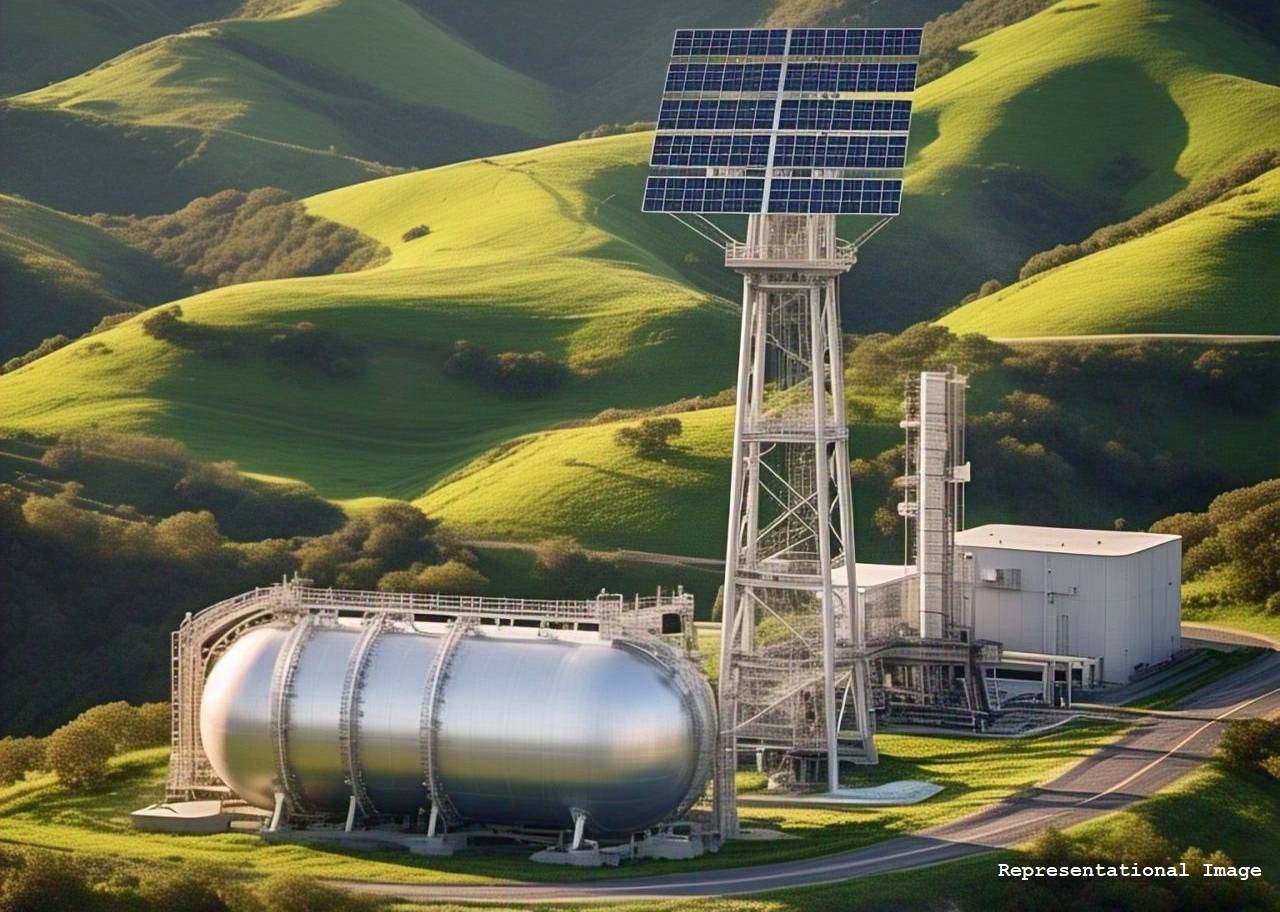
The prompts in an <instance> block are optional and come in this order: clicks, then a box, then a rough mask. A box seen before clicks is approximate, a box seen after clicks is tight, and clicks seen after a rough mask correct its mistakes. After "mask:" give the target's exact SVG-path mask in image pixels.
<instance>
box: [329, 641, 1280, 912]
mask: <svg viewBox="0 0 1280 912" xmlns="http://www.w3.org/2000/svg"><path fill="white" fill-rule="evenodd" d="M1276 716H1280V652H1275V651H1273V652H1271V653H1269V654H1268V655H1266V656H1265V657H1263V658H1260V659H1258V660H1257V661H1255V662H1251V663H1249V664H1248V665H1246V666H1245V667H1244V668H1241V669H1239V670H1238V671H1236V672H1235V673H1233V674H1232V675H1230V676H1228V677H1225V678H1222V679H1221V680H1219V681H1216V682H1214V683H1213V684H1210V685H1209V686H1207V687H1206V688H1204V689H1203V690H1202V691H1200V692H1199V693H1198V694H1196V695H1195V696H1193V697H1192V698H1190V699H1189V700H1188V701H1186V703H1185V704H1184V706H1183V708H1182V710H1181V711H1180V712H1179V713H1178V715H1176V716H1160V717H1155V718H1151V719H1148V720H1144V721H1143V722H1142V723H1140V724H1139V725H1138V726H1137V727H1136V728H1135V729H1134V730H1133V731H1131V732H1130V733H1129V734H1127V735H1126V736H1125V737H1123V738H1121V739H1120V740H1119V741H1117V742H1116V743H1114V744H1111V745H1109V746H1107V747H1104V748H1102V749H1100V750H1098V751H1096V752H1095V753H1093V754H1091V755H1090V756H1089V757H1086V758H1085V759H1084V760H1082V761H1080V763H1078V764H1076V765H1075V766H1074V767H1072V768H1071V769H1070V770H1068V771H1067V772H1065V773H1063V774H1062V775H1061V776H1059V777H1058V778H1056V779H1054V780H1053V781H1052V782H1050V783H1048V784H1046V785H1044V786H1042V787H1039V788H1035V789H1031V790H1029V791H1028V792H1026V793H1024V794H1021V795H1015V796H1012V797H1010V798H1008V799H1005V800H1004V801H1001V802H998V803H996V804H994V805H992V806H991V807H988V808H986V809H984V810H982V811H979V812H978V813H976V814H973V815H971V816H969V817H966V818H964V819H963V820H958V821H954V822H952V823H948V824H945V825H943V826H940V827H936V828H934V829H930V830H925V831H922V832H921V833H918V834H915V835H911V836H902V837H898V838H896V839H890V840H886V841H884V842H879V843H876V844H875V845H872V846H867V847H864V848H861V849H855V850H851V851H848V852H840V853H838V854H834V855H825V856H819V857H815V858H808V859H801V860H797V861H788V862H781V863H778V864H764V865H752V866H750V867H742V868H725V869H720V870H707V871H688V872H684V873H679V874H665V875H655V876H651V877H635V878H616V879H611V880H593V881H584V882H577V883H572V882H570V883H508V884H476V885H466V884H403V883H370V882H365V881H330V884H332V885H334V886H341V887H344V888H346V889H349V890H353V891H357V892H361V893H366V894H376V895H381V896H389V897H399V898H402V899H405V900H409V901H415V902H479V903H522V904H528V903H547V902H627V901H645V900H659V899H673V898H679V897H692V896H728V895H740V894H745V893H759V892H764V891H768V890H779V889H784V888H789V887H801V886H814V885H818V884H828V883H833V882H837V881H842V880H849V879H852V878H858V877H867V876H870V875H873V874H887V873H891V872H894V871H904V870H909V869H912V868H920V867H925V866H928V865H936V864H941V863H943V862H948V861H954V860H956V859H958V858H964V857H968V856H972V855H977V854H981V853H983V852H988V851H991V850H992V849H996V848H1003V847H1007V846H1012V845H1016V844H1018V843H1020V842H1024V841H1026V840H1027V839H1029V838H1031V837H1033V836H1035V835H1036V834H1038V833H1040V832H1042V831H1043V830H1045V829H1046V828H1048V827H1050V826H1053V827H1058V828H1062V827H1067V826H1072V825H1074V824H1077V823H1081V822H1082V821H1085V820H1087V819H1089V818H1091V817H1094V816H1097V815H1099V814H1102V813H1106V812H1110V811H1114V810H1116V809H1118V808H1123V807H1125V806H1127V805H1129V804H1132V803H1133V802H1135V801H1139V800H1141V799H1143V798H1146V797H1149V796H1151V795H1153V794H1154V793H1156V792H1157V791H1159V790H1160V789H1162V788H1164V787H1165V786H1167V785H1169V784H1170V783H1172V782H1174V781H1175V780H1177V779H1179V778H1181V777H1182V776H1184V775H1185V774H1187V773H1188V772H1190V771H1191V770H1193V769H1194V768H1195V767H1196V766H1198V765H1199V764H1201V763H1203V762H1204V761H1205V760H1206V759H1208V758H1209V757H1210V756H1212V754H1213V751H1214V748H1215V747H1216V745H1217V742H1218V739H1219V737H1220V736H1221V733H1222V728H1223V725H1222V723H1223V722H1225V721H1226V720H1228V719H1231V718H1244V717H1264V718H1272V717H1276Z"/></svg>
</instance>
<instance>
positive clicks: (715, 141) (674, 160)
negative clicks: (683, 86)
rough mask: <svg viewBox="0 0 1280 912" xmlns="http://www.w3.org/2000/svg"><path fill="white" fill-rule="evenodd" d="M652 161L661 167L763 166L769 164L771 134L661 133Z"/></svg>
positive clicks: (654, 144) (656, 142)
mask: <svg viewBox="0 0 1280 912" xmlns="http://www.w3.org/2000/svg"><path fill="white" fill-rule="evenodd" d="M650 163H651V164H652V165H653V166H654V167H659V168H704V167H733V168H763V167H764V166H765V165H767V164H768V163H769V134H767V133H756V134H750V135H724V134H716V135H710V136H708V135H704V134H697V135H691V134H680V133H674V134H673V133H659V134H658V135H657V137H656V138H655V139H654V142H653V159H652V161H651V162H650Z"/></svg>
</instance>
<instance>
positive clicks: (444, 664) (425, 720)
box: [418, 615, 475, 826]
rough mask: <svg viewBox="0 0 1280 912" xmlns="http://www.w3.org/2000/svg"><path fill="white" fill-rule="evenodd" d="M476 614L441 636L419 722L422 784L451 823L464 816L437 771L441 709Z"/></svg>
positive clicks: (434, 809)
mask: <svg viewBox="0 0 1280 912" xmlns="http://www.w3.org/2000/svg"><path fill="white" fill-rule="evenodd" d="M474 623H475V618H473V617H471V616H469V615H459V616H458V617H456V618H455V619H454V621H453V623H452V624H451V625H450V626H449V632H448V633H447V634H445V635H444V637H443V638H442V639H441V640H440V651H439V652H438V653H437V654H436V661H435V664H434V665H432V666H431V674H430V675H429V676H428V677H427V686H426V688H425V694H424V696H423V699H422V719H421V724H420V725H419V726H418V731H419V737H420V738H421V739H422V740H421V751H422V770H423V774H424V778H423V782H422V784H423V785H424V786H425V787H426V789H427V796H428V798H430V800H431V816H432V817H436V816H439V817H440V819H442V820H443V821H444V823H445V824H446V825H448V826H456V825H458V824H459V823H461V822H462V817H461V815H460V814H458V812H457V810H455V809H454V807H453V803H452V802H451V801H449V796H447V795H446V794H445V793H444V790H443V789H442V788H440V777H439V776H438V775H437V774H436V753H437V752H438V750H439V746H438V744H437V740H438V738H439V734H440V730H439V729H440V714H439V712H438V708H439V702H440V696H441V694H442V693H443V692H444V684H445V681H446V680H447V679H448V677H449V663H450V661H452V659H453V653H454V650H455V649H457V647H458V643H459V642H461V641H462V638H463V637H465V636H466V635H467V632H468V631H470V629H471V626H472V624H474Z"/></svg>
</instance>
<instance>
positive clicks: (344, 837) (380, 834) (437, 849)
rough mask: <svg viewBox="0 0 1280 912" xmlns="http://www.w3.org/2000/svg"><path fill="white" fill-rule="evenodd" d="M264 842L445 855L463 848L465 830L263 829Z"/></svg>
mask: <svg viewBox="0 0 1280 912" xmlns="http://www.w3.org/2000/svg"><path fill="white" fill-rule="evenodd" d="M262 839H263V841H265V842H273V843H289V842H301V843H310V844H313V845H315V844H322V845H336V846H341V847H342V848H344V849H356V850H358V851H363V852H410V853H412V854H414V855H432V856H449V855H452V854H453V853H454V852H456V851H459V850H461V849H465V848H466V847H467V834H466V833H443V834H441V835H439V836H425V835H423V834H422V833H405V832H402V831H400V830H394V829H371V830H352V831H351V832H347V831H346V830H343V829H339V828H337V827H311V828H308V829H294V828H285V829H279V830H263V831H262Z"/></svg>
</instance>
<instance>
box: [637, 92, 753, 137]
mask: <svg viewBox="0 0 1280 912" xmlns="http://www.w3.org/2000/svg"><path fill="white" fill-rule="evenodd" d="M773 108H774V100H773V99H772V98H766V99H762V100H759V101H756V100H740V99H725V100H718V99H711V100H701V101H678V100H672V99H663V102H662V109H661V110H660V111H659V112H658V129H659V130H769V129H771V128H772V127H773Z"/></svg>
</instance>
